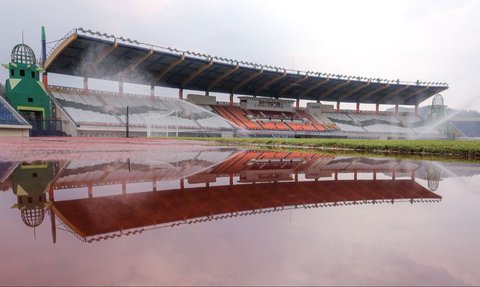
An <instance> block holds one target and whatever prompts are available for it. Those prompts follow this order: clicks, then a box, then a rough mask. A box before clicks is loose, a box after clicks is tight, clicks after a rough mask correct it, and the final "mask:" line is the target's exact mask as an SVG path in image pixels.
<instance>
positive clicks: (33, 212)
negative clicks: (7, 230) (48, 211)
mask: <svg viewBox="0 0 480 287" xmlns="http://www.w3.org/2000/svg"><path fill="white" fill-rule="evenodd" d="M21 214H22V220H23V223H25V224H26V225H28V226H30V227H37V226H39V225H40V224H41V223H42V222H43V219H44V217H45V210H44V209H43V208H34V209H22V211H21Z"/></svg>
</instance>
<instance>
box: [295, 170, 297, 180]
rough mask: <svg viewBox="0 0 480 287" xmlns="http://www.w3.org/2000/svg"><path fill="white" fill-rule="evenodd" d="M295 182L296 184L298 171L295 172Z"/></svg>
mask: <svg viewBox="0 0 480 287" xmlns="http://www.w3.org/2000/svg"><path fill="white" fill-rule="evenodd" d="M295 182H298V171H296V172H295Z"/></svg>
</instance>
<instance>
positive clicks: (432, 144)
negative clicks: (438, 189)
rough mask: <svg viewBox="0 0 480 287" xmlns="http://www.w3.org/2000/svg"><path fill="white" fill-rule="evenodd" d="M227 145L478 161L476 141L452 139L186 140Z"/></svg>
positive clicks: (478, 148) (479, 145) (478, 154)
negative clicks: (426, 156)
mask: <svg viewBox="0 0 480 287" xmlns="http://www.w3.org/2000/svg"><path fill="white" fill-rule="evenodd" d="M190 139H195V140H207V141H216V142H219V143H227V144H253V145H261V146H268V147H311V148H320V149H332V150H350V151H356V152H365V153H382V154H385V153H393V154H403V155H428V156H439V157H452V158H458V159H480V141H453V140H355V139H296V138H285V139H282V138H190Z"/></svg>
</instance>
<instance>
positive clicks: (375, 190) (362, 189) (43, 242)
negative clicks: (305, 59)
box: [0, 144, 480, 285]
mask: <svg viewBox="0 0 480 287" xmlns="http://www.w3.org/2000/svg"><path fill="white" fill-rule="evenodd" d="M137 149H138V150H141V149H140V148H137ZM121 150H123V148H121V149H119V151H121ZM119 151H117V153H116V154H115V156H113V155H112V154H110V153H108V152H107V151H102V152H99V153H92V152H91V151H90V152H89V151H83V152H84V153H66V152H65V153H64V154H65V155H66V156H64V157H61V156H60V157H58V156H57V157H50V156H48V155H45V156H44V159H42V158H35V157H28V156H27V155H22V157H23V158H28V160H26V161H23V160H20V159H21V158H22V157H5V156H3V157H2V162H1V163H0V182H1V186H0V188H1V191H0V223H1V226H2V232H1V233H0V254H1V260H2V263H1V268H0V284H2V285H12V284H14V285H17V284H21V285H25V284H38V285H45V284H53V285H57V284H62V285H65V284H67V285H90V284H97V285H98V284H102V285H130V284H142V285H151V284H154V285H166V284H168V285H179V284H181V285H252V284H253V285H285V284H287V285H306V284H308V285H325V284H328V285H346V284H349V285H351V284H354V285H356V284H362V285H365V284H369V285H391V284H395V285H410V284H415V285H418V284H420V285H424V284H428V285H430V284H433V285H479V284H480V272H478V270H479V266H480V259H479V258H480V248H479V245H480V228H479V227H480V191H479V189H478V186H479V184H480V165H478V164H472V163H451V162H448V163H447V162H433V161H415V160H399V159H393V158H367V157H358V156H340V155H338V156H335V155H331V154H322V153H318V152H316V153H309V152H286V151H278V152H276V151H260V150H244V149H239V148H234V147H214V146H208V147H205V146H203V147H200V146H198V147H196V146H193V145H192V146H188V147H186V148H184V149H181V148H179V147H176V148H172V145H167V144H165V145H164V146H161V147H157V148H156V150H155V151H154V152H152V151H149V152H132V151H129V152H125V153H121V152H120V153H118V152H119ZM67 155H68V156H67Z"/></svg>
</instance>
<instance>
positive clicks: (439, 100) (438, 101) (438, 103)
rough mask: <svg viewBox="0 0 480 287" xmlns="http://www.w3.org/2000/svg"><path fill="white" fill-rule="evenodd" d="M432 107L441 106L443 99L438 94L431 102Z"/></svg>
mask: <svg viewBox="0 0 480 287" xmlns="http://www.w3.org/2000/svg"><path fill="white" fill-rule="evenodd" d="M432 106H443V97H442V95H440V94H436V95H435V96H434V97H433V100H432Z"/></svg>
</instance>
